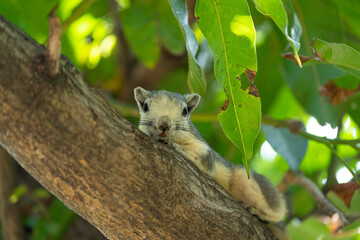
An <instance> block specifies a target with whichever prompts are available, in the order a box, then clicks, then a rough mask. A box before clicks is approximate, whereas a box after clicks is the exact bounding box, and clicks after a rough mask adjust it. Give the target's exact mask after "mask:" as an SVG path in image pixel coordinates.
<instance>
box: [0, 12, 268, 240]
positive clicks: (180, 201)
mask: <svg viewBox="0 0 360 240" xmlns="http://www.w3.org/2000/svg"><path fill="white" fill-rule="evenodd" d="M44 53H45V48H44V47H43V46H41V45H39V44H38V43H36V42H35V41H34V40H32V39H30V37H28V36H27V35H26V34H24V33H23V32H21V31H20V30H18V29H17V28H16V27H14V26H13V25H12V24H10V23H8V22H7V21H6V20H5V19H4V18H2V17H1V16H0V144H1V145H2V146H3V147H4V148H5V149H6V150H7V151H8V152H9V153H10V154H11V155H12V156H13V157H14V158H15V159H16V160H17V161H18V162H19V163H20V164H21V165H22V167H23V168H25V169H26V171H28V172H29V173H30V174H31V175H32V176H33V177H34V178H35V179H37V180H38V181H39V182H40V183H41V184H42V185H43V186H44V187H46V188H47V189H48V190H49V191H50V192H52V193H53V194H54V195H55V196H56V197H58V198H59V199H60V200H61V201H62V202H64V203H65V204H66V205H67V206H68V207H69V208H71V209H72V210H74V211H75V212H76V213H78V214H79V215H81V216H82V217H84V218H85V219H86V220H87V221H89V222H90V223H92V224H93V225H94V226H95V227H97V228H98V229H99V230H100V231H101V232H102V233H103V234H104V235H105V236H106V237H108V238H110V239H274V237H273V235H272V234H271V233H270V232H269V231H268V230H267V228H266V227H265V226H264V225H263V224H261V223H260V222H259V221H258V220H257V219H256V218H254V217H252V216H251V215H250V214H249V213H248V212H247V211H246V210H244V209H243V208H242V207H241V206H240V204H239V203H237V202H235V201H233V200H232V199H231V197H229V195H228V194H227V193H226V192H225V190H224V189H222V188H221V187H220V186H219V185H218V184H217V183H215V182H214V181H213V180H212V179H210V178H209V177H207V176H206V175H204V174H202V173H201V172H199V170H198V169H197V168H196V167H195V166H194V165H193V164H192V163H191V162H189V161H187V160H186V159H184V158H183V157H182V156H180V155H179V154H178V153H176V152H175V151H173V149H171V148H169V147H168V146H166V145H163V144H160V143H157V142H155V141H153V140H152V139H150V138H149V137H147V136H145V135H144V134H142V133H141V132H139V131H138V130H137V128H136V127H135V126H133V125H131V124H130V123H129V122H128V121H127V120H125V119H124V118H122V117H121V116H120V115H119V114H118V113H117V112H116V111H115V110H114V109H113V108H111V107H110V106H109V105H108V104H107V102H106V100H104V98H103V97H101V95H100V94H99V93H98V92H97V91H96V90H94V89H92V88H89V87H88V86H87V85H86V83H84V81H83V79H82V77H81V75H80V74H79V72H78V71H77V70H76V69H75V68H74V66H73V65H72V64H71V63H70V61H69V60H68V59H66V58H65V57H62V58H61V61H60V72H59V74H58V76H57V77H55V78H51V77H49V76H48V75H47V74H46V73H45V72H46V71H45V64H44V62H43V61H44V60H43V59H44V58H43V54H44Z"/></svg>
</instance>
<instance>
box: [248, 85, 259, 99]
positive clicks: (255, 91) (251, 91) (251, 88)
mask: <svg viewBox="0 0 360 240" xmlns="http://www.w3.org/2000/svg"><path fill="white" fill-rule="evenodd" d="M248 90H249V94H251V95H253V96H255V97H259V91H258V89H257V88H256V86H255V85H254V84H253V83H252V84H251V85H250V86H249V87H248Z"/></svg>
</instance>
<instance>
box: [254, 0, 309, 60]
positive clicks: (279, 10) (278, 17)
mask: <svg viewBox="0 0 360 240" xmlns="http://www.w3.org/2000/svg"><path fill="white" fill-rule="evenodd" d="M253 1H254V3H255V6H256V9H257V10H258V11H259V12H261V13H262V14H264V15H268V16H270V17H271V18H272V20H273V21H274V22H275V24H276V25H277V26H278V28H279V29H280V30H281V32H282V33H283V34H284V35H285V37H286V39H287V40H288V42H289V43H290V45H291V47H292V48H293V50H294V56H295V59H296V61H297V63H298V64H299V66H301V61H300V58H299V54H298V52H299V49H300V42H299V41H300V37H301V33H302V28H301V25H300V22H299V19H298V17H297V16H296V14H295V12H294V13H293V18H294V19H293V21H294V24H293V26H289V21H288V16H287V13H286V11H285V8H284V5H283V3H282V1H281V0H253ZM289 33H290V35H289Z"/></svg>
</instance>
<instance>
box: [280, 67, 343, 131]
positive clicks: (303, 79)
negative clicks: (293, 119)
mask: <svg viewBox="0 0 360 240" xmlns="http://www.w3.org/2000/svg"><path fill="white" fill-rule="evenodd" d="M284 69H285V81H286V83H287V84H288V86H289V87H290V89H291V91H292V92H293V94H294V95H295V97H296V99H297V100H298V102H299V103H300V104H301V105H302V106H303V107H304V109H305V110H306V112H307V113H309V114H310V115H312V116H314V117H316V119H317V120H318V122H319V123H320V124H321V125H324V124H325V123H326V122H328V123H330V124H331V125H332V126H333V127H336V126H337V124H338V123H339V120H340V118H341V117H342V113H343V104H340V105H337V106H333V105H331V104H330V103H329V102H328V101H327V100H326V99H324V98H323V97H322V96H320V94H319V92H318V90H319V89H320V87H321V86H322V85H324V84H325V83H327V82H328V81H329V80H331V79H334V78H339V77H343V76H345V75H346V72H345V71H343V70H341V69H339V68H337V67H335V66H333V65H331V64H323V63H317V64H312V65H304V67H303V68H301V69H300V68H298V67H297V66H296V65H295V64H293V63H292V62H286V63H285V68H284ZM315 73H316V74H315Z"/></svg>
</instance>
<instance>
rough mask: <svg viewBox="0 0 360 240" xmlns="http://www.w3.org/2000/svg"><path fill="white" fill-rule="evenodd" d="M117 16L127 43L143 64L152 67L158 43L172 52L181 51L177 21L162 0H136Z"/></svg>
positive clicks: (158, 52)
mask: <svg viewBox="0 0 360 240" xmlns="http://www.w3.org/2000/svg"><path fill="white" fill-rule="evenodd" d="M120 16H121V20H122V23H123V28H124V34H125V37H126V39H127V43H128V44H129V45H130V47H131V49H132V50H133V51H134V54H135V55H136V57H137V58H138V59H139V60H140V61H141V62H142V63H143V64H144V65H145V66H147V67H149V68H152V67H154V66H155V64H156V62H157V61H158V59H159V58H160V52H161V45H163V46H164V47H165V48H166V49H167V50H169V51H170V52H171V53H173V54H180V53H182V52H183V51H184V44H183V41H182V37H181V33H180V30H179V27H178V24H177V23H176V20H175V18H174V17H173V16H172V14H171V9H170V7H169V5H168V4H167V2H166V1H165V0H163V1H156V0H151V1H148V0H136V1H134V2H133V3H132V5H131V6H130V7H129V8H127V9H126V10H124V11H121V14H120Z"/></svg>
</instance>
